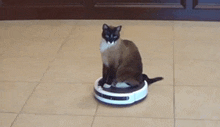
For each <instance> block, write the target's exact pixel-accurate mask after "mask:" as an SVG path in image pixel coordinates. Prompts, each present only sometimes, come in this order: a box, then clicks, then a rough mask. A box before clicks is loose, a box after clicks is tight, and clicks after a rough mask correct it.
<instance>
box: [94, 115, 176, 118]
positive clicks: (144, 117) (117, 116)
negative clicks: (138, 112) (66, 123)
mask: <svg viewBox="0 0 220 127" xmlns="http://www.w3.org/2000/svg"><path fill="white" fill-rule="evenodd" d="M97 117H114V118H115V117H118V118H119V117H124V118H146V119H173V118H164V117H140V116H104V115H98V116H97Z"/></svg>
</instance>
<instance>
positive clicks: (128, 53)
mask: <svg viewBox="0 0 220 127" xmlns="http://www.w3.org/2000/svg"><path fill="white" fill-rule="evenodd" d="M121 28H122V26H117V27H113V26H108V25H107V24H103V27H102V30H103V31H102V40H101V44H100V52H101V56H102V62H103V69H102V78H101V79H100V80H99V82H98V85H99V86H102V87H103V86H104V85H105V84H109V85H111V86H112V87H120V85H122V87H137V86H139V85H140V84H142V83H144V80H146V81H147V83H148V85H149V84H152V83H154V82H156V81H159V80H162V79H163V77H156V78H152V79H150V78H148V76H147V75H146V74H142V71H143V68H142V60H141V56H140V53H139V51H138V48H137V46H136V45H135V44H134V43H133V42H132V41H129V40H122V39H121V38H120V31H121ZM125 84H126V85H127V86H126V85H125ZM124 85H125V86H124Z"/></svg>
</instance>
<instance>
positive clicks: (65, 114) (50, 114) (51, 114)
mask: <svg viewBox="0 0 220 127" xmlns="http://www.w3.org/2000/svg"><path fill="white" fill-rule="evenodd" d="M20 114H29V115H42V116H43V115H45V116H46V115H48V116H91V117H92V116H93V115H78V114H67V113H64V114H53V113H28V112H22V113H20Z"/></svg>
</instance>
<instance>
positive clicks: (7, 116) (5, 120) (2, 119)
mask: <svg viewBox="0 0 220 127" xmlns="http://www.w3.org/2000/svg"><path fill="white" fill-rule="evenodd" d="M16 116H17V114H12V113H0V125H1V127H11V123H12V122H13V121H14V119H15V117H16Z"/></svg>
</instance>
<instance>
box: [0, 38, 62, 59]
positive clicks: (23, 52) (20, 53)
mask: <svg viewBox="0 0 220 127" xmlns="http://www.w3.org/2000/svg"><path fill="white" fill-rule="evenodd" d="M61 43H63V42H62V41H57V42H56V41H51V40H43V41H41V40H33V41H27V40H22V41H17V42H8V45H10V46H8V47H6V48H4V49H5V50H6V51H4V53H3V55H2V56H3V57H4V58H10V57H31V58H48V59H49V60H52V59H54V57H55V55H56V54H57V51H58V50H59V48H60V46H61Z"/></svg>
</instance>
